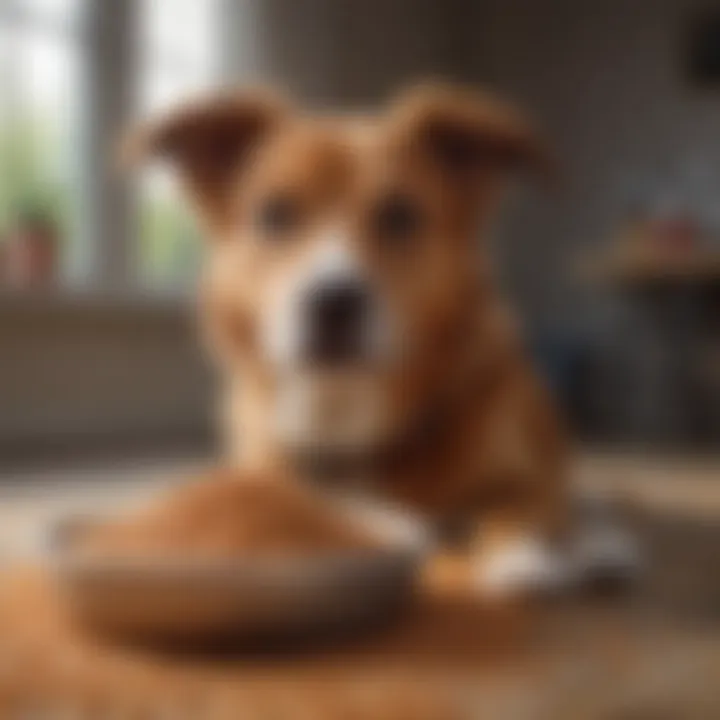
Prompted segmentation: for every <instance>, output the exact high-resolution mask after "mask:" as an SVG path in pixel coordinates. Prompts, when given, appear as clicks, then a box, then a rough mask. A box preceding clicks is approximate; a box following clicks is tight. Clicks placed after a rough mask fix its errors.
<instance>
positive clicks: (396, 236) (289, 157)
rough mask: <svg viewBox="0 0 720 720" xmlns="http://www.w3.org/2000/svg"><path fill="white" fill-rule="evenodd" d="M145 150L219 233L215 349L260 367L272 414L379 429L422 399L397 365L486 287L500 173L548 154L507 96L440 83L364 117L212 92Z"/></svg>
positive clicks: (437, 336) (211, 288) (439, 333)
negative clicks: (332, 115) (484, 262)
mask: <svg viewBox="0 0 720 720" xmlns="http://www.w3.org/2000/svg"><path fill="white" fill-rule="evenodd" d="M142 149H143V152H147V151H148V150H149V151H151V152H155V153H159V154H164V155H166V156H168V157H169V158H170V159H172V160H174V161H176V163H177V164H178V166H179V169H180V172H181V174H182V176H183V179H184V180H185V182H186V184H187V185H188V188H189V190H190V192H191V196H192V197H193V198H194V199H195V201H196V203H197V207H198V211H199V213H200V216H201V219H202V220H203V221H204V222H205V224H206V228H207V234H208V235H210V236H211V237H210V242H209V246H210V249H209V253H208V262H207V270H206V273H205V281H204V289H205V298H206V307H207V317H208V320H209V321H210V324H211V326H212V330H213V331H214V333H215V339H214V344H215V347H216V349H219V351H220V353H221V355H222V357H223V360H224V361H225V362H226V364H229V365H230V366H232V365H233V363H234V362H236V361H237V362H238V363H240V364H245V366H247V364H248V363H254V364H255V365H256V366H258V365H259V366H262V367H263V369H264V371H265V372H266V373H267V374H268V375H271V376H272V377H273V381H274V382H275V383H276V385H277V387H278V388H280V389H281V390H282V391H279V397H278V403H279V409H278V415H279V420H280V422H279V425H283V424H284V425H287V426H289V427H288V428H286V430H287V432H288V434H289V435H292V436H294V437H295V438H296V439H297V438H303V439H305V440H308V441H309V442H313V443H315V442H331V443H333V442H351V443H355V442H372V441H373V440H374V439H377V437H382V436H383V435H385V434H387V433H389V432H392V431H393V428H394V427H395V426H398V425H400V424H401V423H402V422H403V418H402V417H401V416H402V415H403V414H407V413H410V412H412V403H409V402H408V398H407V397H402V398H400V399H399V398H398V396H399V395H402V394H403V390H402V388H406V387H407V382H404V380H405V381H406V380H407V378H409V377H412V376H414V375H418V374H422V372H423V371H424V369H425V368H426V367H427V366H428V364H429V362H428V359H429V358H432V357H435V356H437V355H438V353H443V352H447V351H448V350H449V348H448V347H447V343H448V342H451V338H452V337H453V334H454V333H456V331H457V329H458V327H459V326H460V324H461V323H462V322H463V319H464V318H465V317H466V316H467V314H468V311H469V310H470V309H471V307H472V303H473V302H474V299H475V297H476V292H475V291H476V290H477V283H478V266H479V263H480V257H479V253H478V245H477V243H476V241H475V236H476V230H477V226H478V222H482V221H483V220H484V219H486V218H487V216H488V214H489V213H490V212H491V210H492V208H493V206H494V205H495V203H496V195H497V190H498V188H499V183H500V182H501V181H502V179H503V175H504V174H505V171H506V170H507V169H509V168H511V167H514V166H517V165H520V164H523V163H525V164H528V163H532V162H536V161H537V160H538V159H539V155H540V152H539V149H538V147H537V145H536V144H535V141H534V138H533V137H532V134H531V133H530V131H529V130H528V129H527V128H526V126H525V124H524V123H523V122H522V120H521V119H520V118H518V117H517V115H516V114H515V113H513V111H511V110H509V109H508V108H506V107H504V106H500V105H498V104H497V103H495V102H491V101H490V100H488V99H482V98H476V97H470V96H467V95H466V94H463V93H457V92H452V91H449V90H445V89H437V88H435V89H430V90H424V91H420V92H416V93H413V94H411V95H410V96H408V97H406V98H404V99H403V100H401V101H400V102H398V103H397V104H396V105H395V106H394V107H392V108H391V109H390V110H389V111H388V112H387V113H386V114H385V115H384V116H379V117H375V118H362V119H360V118H344V119H329V118H309V117H306V116H302V115H299V114H296V113H293V112H292V111H290V110H288V109H286V108H284V107H281V106H280V105H279V104H277V103H275V102H271V101H269V100H267V99H266V98H259V97H255V98H253V97H239V98H223V99H218V100H214V101H210V102H208V103H207V104H201V105H197V106H194V107H192V108H190V109H186V110H184V111H181V112H179V113H176V114H174V115H172V116H170V117H169V118H168V119H166V120H164V121H162V122H161V123H160V124H158V125H157V126H154V127H152V128H150V130H149V131H148V132H147V133H146V134H145V135H144V136H143V138H142ZM338 398H339V399H338ZM338 404H339V406H340V410H337V411H335V412H333V411H328V412H317V413H316V412H315V410H317V408H316V407H315V406H318V407H319V406H323V407H325V406H332V405H338ZM348 407H351V408H352V411H351V412H346V411H345V410H343V409H342V408H348ZM401 408H402V410H401ZM315 415H318V418H320V416H322V417H324V418H326V419H325V420H322V419H317V420H313V419H312V418H313V417H315ZM342 418H346V420H345V421H343V420H342ZM346 426H347V427H346Z"/></svg>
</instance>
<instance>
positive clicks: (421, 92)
mask: <svg viewBox="0 0 720 720" xmlns="http://www.w3.org/2000/svg"><path fill="white" fill-rule="evenodd" d="M395 118H396V121H397V122H398V127H399V128H401V131H402V132H403V133H404V134H405V136H406V138H407V139H408V140H409V141H410V142H411V143H413V144H415V146H416V147H417V146H419V147H420V148H421V149H422V150H423V151H425V152H427V153H428V154H429V156H430V157H431V159H432V161H433V162H436V163H437V164H438V167H439V168H440V169H441V170H442V171H443V172H445V173H447V175H448V177H449V178H450V179H452V180H454V181H456V182H458V183H460V184H461V185H462V187H463V188H464V189H471V188H472V187H473V186H476V185H477V183H479V182H481V181H483V180H486V179H488V178H492V177H497V176H498V175H508V174H510V173H517V172H527V171H529V172H531V173H538V174H543V175H550V173H551V171H552V167H551V162H550V159H549V156H548V153H547V152H546V149H545V147H544V145H543V144H542V143H541V142H540V140H539V138H538V137H537V136H536V134H535V132H534V130H533V129H532V128H531V127H530V124H529V123H528V122H527V121H526V119H525V117H524V116H523V114H522V113H521V112H519V111H518V110H517V109H515V108H514V107H512V106H511V105H508V104H505V103H503V102H501V101H500V100H498V99H497V98H495V97H494V96H492V95H490V94H487V93H483V92H479V91H471V90H468V89H465V88H457V87H452V86H447V85H424V86H420V87H417V88H414V89H412V90H411V91H410V92H408V93H407V94H405V95H404V96H401V97H400V99H399V101H398V102H397V104H396V105H395Z"/></svg>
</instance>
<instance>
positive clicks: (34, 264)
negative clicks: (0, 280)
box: [3, 190, 60, 288]
mask: <svg viewBox="0 0 720 720" xmlns="http://www.w3.org/2000/svg"><path fill="white" fill-rule="evenodd" d="M10 210H11V212H10V218H9V227H8V230H7V231H6V237H5V241H4V252H3V273H4V276H5V279H6V281H7V283H8V284H10V285H13V286H15V287H22V288H27V287H33V288H35V287H43V286H48V285H51V284H53V282H54V281H55V278H56V276H57V265H58V262H57V261H58V256H59V247H58V245H59V242H60V232H59V226H60V222H59V217H58V209H57V203H56V202H54V198H53V194H52V193H49V192H43V191H39V190H38V191H36V192H34V193H29V194H27V195H26V197H24V198H22V199H19V200H18V201H17V202H16V203H14V207H12V208H11V209H10Z"/></svg>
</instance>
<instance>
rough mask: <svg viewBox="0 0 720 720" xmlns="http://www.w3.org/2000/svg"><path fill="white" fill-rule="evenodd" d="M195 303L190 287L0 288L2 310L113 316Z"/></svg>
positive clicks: (181, 307)
mask: <svg viewBox="0 0 720 720" xmlns="http://www.w3.org/2000/svg"><path fill="white" fill-rule="evenodd" d="M192 304H193V294H192V292H191V291H188V290H175V291H167V292H148V291H147V290H139V289H135V290H129V289H128V290H125V291H104V290H101V289H99V288H94V289H90V288H87V289H72V288H63V287H50V288H38V289H33V290H30V289H13V288H0V313H2V314H6V313H13V314H15V313H23V314H24V313H30V314H35V313H37V314H41V315H46V314H56V313H57V314H61V315H65V314H72V315H98V314H100V315H107V314H110V315H114V314H120V315H125V314H135V313H147V312H150V313H152V314H157V313H159V314H172V315H177V314H179V313H186V312H187V311H188V310H189V309H190V308H191V307H192Z"/></svg>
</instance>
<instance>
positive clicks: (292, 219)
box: [257, 195, 300, 238]
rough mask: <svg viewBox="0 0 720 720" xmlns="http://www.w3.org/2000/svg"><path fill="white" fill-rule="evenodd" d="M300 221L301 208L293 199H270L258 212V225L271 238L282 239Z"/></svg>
mask: <svg viewBox="0 0 720 720" xmlns="http://www.w3.org/2000/svg"><path fill="white" fill-rule="evenodd" d="M299 221H300V208H299V206H298V204H297V203H296V202H295V201H294V200H293V198H291V197H289V196H287V195H276V196H274V197H271V198H268V199H267V200H266V201H265V202H264V203H263V204H262V205H261V206H260V209H259V210H258V213H257V225H258V227H259V229H260V230H261V231H262V232H263V233H264V234H265V235H267V236H269V237H270V238H280V237H282V236H283V235H285V234H287V233H288V232H289V231H291V230H293V229H294V228H295V227H296V226H297V224H298V222H299Z"/></svg>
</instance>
